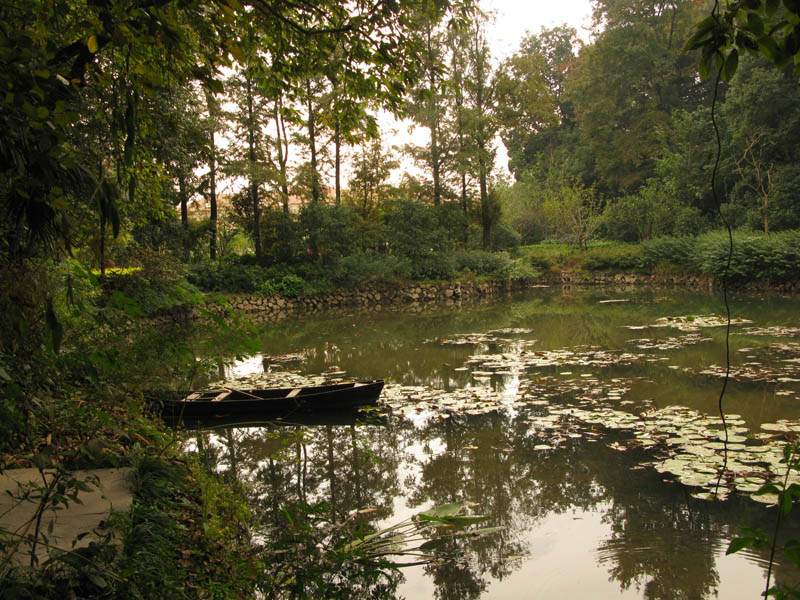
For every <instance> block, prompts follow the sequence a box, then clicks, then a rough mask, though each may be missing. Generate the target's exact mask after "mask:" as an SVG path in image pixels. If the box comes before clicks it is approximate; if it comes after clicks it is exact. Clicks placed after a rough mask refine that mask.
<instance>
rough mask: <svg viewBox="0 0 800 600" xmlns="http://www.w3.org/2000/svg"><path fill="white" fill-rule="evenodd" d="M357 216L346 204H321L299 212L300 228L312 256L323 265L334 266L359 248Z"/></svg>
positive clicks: (309, 205)
mask: <svg viewBox="0 0 800 600" xmlns="http://www.w3.org/2000/svg"><path fill="white" fill-rule="evenodd" d="M357 221H358V217H357V215H356V214H355V213H354V212H353V211H352V210H351V209H349V208H348V207H346V206H343V205H328V204H322V203H318V202H312V203H310V204H306V205H305V206H304V207H303V209H302V210H301V211H300V225H301V227H302V230H303V234H304V236H305V238H306V240H307V241H308V250H309V253H310V256H311V257H312V258H313V259H314V260H317V261H319V262H322V263H323V264H333V263H335V262H336V261H337V260H339V259H341V258H342V257H344V256H348V255H350V254H352V253H354V252H355V251H356V250H357V249H358V239H357V237H356V223H357Z"/></svg>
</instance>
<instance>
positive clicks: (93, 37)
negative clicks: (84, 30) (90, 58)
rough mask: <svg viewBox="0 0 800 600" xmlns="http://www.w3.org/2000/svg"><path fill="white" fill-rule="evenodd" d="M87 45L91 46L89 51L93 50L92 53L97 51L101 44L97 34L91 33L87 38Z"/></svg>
mask: <svg viewBox="0 0 800 600" xmlns="http://www.w3.org/2000/svg"><path fill="white" fill-rule="evenodd" d="M86 47H87V48H89V52H91V53H92V54H94V53H95V52H97V50H98V48H99V46H98V45H97V36H96V35H90V36H89V39H87V40H86Z"/></svg>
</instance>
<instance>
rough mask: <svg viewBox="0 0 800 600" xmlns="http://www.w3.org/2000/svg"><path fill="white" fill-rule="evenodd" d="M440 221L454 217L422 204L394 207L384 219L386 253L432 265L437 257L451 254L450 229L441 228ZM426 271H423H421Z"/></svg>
mask: <svg viewBox="0 0 800 600" xmlns="http://www.w3.org/2000/svg"><path fill="white" fill-rule="evenodd" d="M440 217H441V219H443V220H445V221H446V222H449V221H447V219H445V217H448V218H449V217H453V214H452V213H448V212H445V210H443V209H442V208H441V207H439V208H437V207H433V206H429V205H427V204H424V203H422V202H413V201H402V202H398V203H396V204H394V205H393V206H392V207H391V210H390V212H389V213H388V214H387V215H386V225H387V229H386V230H387V235H388V240H387V241H388V242H389V249H390V251H391V252H392V254H394V255H395V256H399V257H402V258H407V259H409V260H411V261H412V262H414V263H415V264H416V263H420V262H424V261H429V262H430V261H431V260H433V261H434V262H435V260H436V259H434V256H435V255H436V254H437V253H441V252H445V251H447V250H451V249H452V248H453V246H454V243H455V241H454V239H453V238H452V237H451V233H452V232H451V230H450V229H448V227H449V226H442V224H441V220H440ZM421 269H422V270H425V268H424V267H421Z"/></svg>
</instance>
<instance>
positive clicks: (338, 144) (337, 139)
mask: <svg viewBox="0 0 800 600" xmlns="http://www.w3.org/2000/svg"><path fill="white" fill-rule="evenodd" d="M333 143H334V147H335V149H336V204H337V205H338V204H341V203H342V181H341V177H342V156H341V152H342V132H341V126H340V124H339V119H338V118H337V119H336V129H335V130H334V132H333Z"/></svg>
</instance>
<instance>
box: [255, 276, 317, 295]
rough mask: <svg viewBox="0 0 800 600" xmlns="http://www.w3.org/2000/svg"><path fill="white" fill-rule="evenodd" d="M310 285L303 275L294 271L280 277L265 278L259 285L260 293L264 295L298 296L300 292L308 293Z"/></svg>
mask: <svg viewBox="0 0 800 600" xmlns="http://www.w3.org/2000/svg"><path fill="white" fill-rule="evenodd" d="M307 287H308V285H307V284H306V281H305V280H304V279H303V278H302V277H298V276H297V275H295V274H293V273H288V274H286V275H284V276H283V277H281V278H280V279H278V278H274V279H265V280H264V281H262V282H261V283H260V284H259V285H258V289H257V291H258V293H259V294H263V295H264V296H276V295H278V294H280V295H281V296H288V297H289V298H296V297H297V296H299V295H300V294H303V293H306V289H307Z"/></svg>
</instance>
